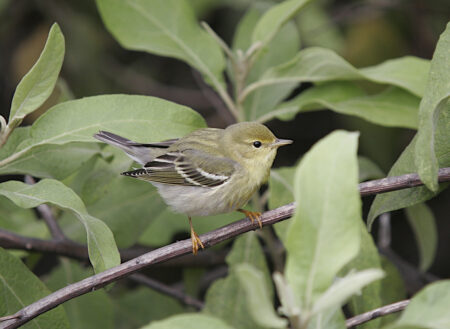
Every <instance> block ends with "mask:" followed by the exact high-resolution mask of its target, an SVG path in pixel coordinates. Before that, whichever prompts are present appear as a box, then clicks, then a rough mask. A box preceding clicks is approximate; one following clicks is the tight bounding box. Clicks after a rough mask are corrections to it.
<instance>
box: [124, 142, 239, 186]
mask: <svg viewBox="0 0 450 329" xmlns="http://www.w3.org/2000/svg"><path fill="white" fill-rule="evenodd" d="M236 166H237V162H235V161H233V160H231V159H228V158H225V157H220V156H213V155H209V154H207V153H205V152H202V151H199V150H186V151H183V152H168V153H165V154H163V155H161V156H159V157H157V158H155V159H153V161H150V162H149V163H147V164H145V166H144V167H143V168H142V169H138V170H133V171H128V172H124V173H122V175H125V176H131V177H135V178H139V179H142V180H146V181H150V182H156V183H164V184H171V185H184V186H201V187H215V186H220V185H222V184H223V183H225V182H226V181H228V179H230V177H231V175H232V174H233V172H234V171H235V169H236Z"/></svg>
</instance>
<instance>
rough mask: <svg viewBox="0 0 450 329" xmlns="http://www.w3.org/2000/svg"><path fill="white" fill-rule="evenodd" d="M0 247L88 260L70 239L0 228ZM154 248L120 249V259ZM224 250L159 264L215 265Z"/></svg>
mask: <svg viewBox="0 0 450 329" xmlns="http://www.w3.org/2000/svg"><path fill="white" fill-rule="evenodd" d="M0 247H2V248H5V249H14V250H26V251H34V252H39V253H43V254H52V255H59V256H65V257H69V258H72V259H76V260H80V261H86V262H87V261H89V255H88V250H87V247H86V246H85V245H82V244H79V243H77V242H74V241H71V240H68V239H67V240H43V239H37V238H31V237H26V236H22V235H18V234H16V233H13V232H10V231H7V230H3V229H0ZM153 250H155V248H152V247H143V246H136V247H131V248H127V249H120V250H119V252H120V259H121V260H122V261H128V260H130V259H133V258H136V257H139V256H141V255H143V254H145V253H148V252H150V251H153ZM225 256H226V252H225V251H224V252H210V251H208V250H205V251H204V252H202V253H200V254H199V255H197V256H194V255H191V254H189V255H185V256H183V257H180V258H177V259H172V260H170V261H168V262H165V263H163V264H161V266H168V267H169V266H170V267H175V266H177V267H178V266H180V267H183V266H200V267H206V266H215V265H219V264H223V263H224V261H225Z"/></svg>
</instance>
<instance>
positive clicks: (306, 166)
mask: <svg viewBox="0 0 450 329" xmlns="http://www.w3.org/2000/svg"><path fill="white" fill-rule="evenodd" d="M357 138H358V134H357V133H348V132H344V131H336V132H334V133H331V134H330V135H328V136H327V137H325V138H323V139H322V140H320V141H319V142H318V143H317V144H316V145H314V146H313V148H312V149H311V150H310V151H309V152H308V153H307V154H306V155H305V156H304V157H303V158H302V160H301V162H300V164H299V166H298V168H297V172H296V175H295V180H294V181H295V190H294V191H295V200H296V202H297V208H296V212H295V214H294V217H293V218H292V220H291V221H292V223H291V226H290V227H289V232H288V235H287V242H286V249H287V264H286V278H287V280H288V282H289V283H290V284H291V285H292V287H293V289H294V291H295V292H296V293H297V298H298V299H299V305H301V307H302V308H303V309H311V307H312V305H313V303H314V301H315V300H316V299H317V298H318V296H319V295H320V294H321V293H322V292H324V291H325V290H326V289H327V288H328V287H329V286H330V285H331V283H332V281H333V279H334V277H335V276H336V274H337V273H338V272H339V270H341V269H342V267H343V266H344V265H345V264H346V263H347V262H349V261H350V260H351V259H352V258H354V257H355V256H356V254H357V253H358V250H359V245H360V229H359V221H360V220H361V200H360V197H359V192H358V165H357V158H356V149H357Z"/></svg>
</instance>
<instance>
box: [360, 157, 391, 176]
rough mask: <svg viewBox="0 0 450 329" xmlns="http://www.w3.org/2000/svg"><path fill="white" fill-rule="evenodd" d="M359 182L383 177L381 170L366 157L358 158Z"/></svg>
mask: <svg viewBox="0 0 450 329" xmlns="http://www.w3.org/2000/svg"><path fill="white" fill-rule="evenodd" d="M358 168H359V181H360V182H364V181H366V180H369V179H379V178H383V177H384V176H385V173H384V172H383V170H381V168H380V167H379V166H378V165H377V164H376V163H375V162H373V161H372V160H370V159H369V158H367V157H363V156H358Z"/></svg>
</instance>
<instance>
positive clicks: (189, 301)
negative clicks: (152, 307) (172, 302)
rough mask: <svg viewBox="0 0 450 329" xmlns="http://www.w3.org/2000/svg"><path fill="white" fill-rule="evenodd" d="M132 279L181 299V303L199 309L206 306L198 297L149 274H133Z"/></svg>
mask: <svg viewBox="0 0 450 329" xmlns="http://www.w3.org/2000/svg"><path fill="white" fill-rule="evenodd" d="M130 279H131V280H133V281H136V282H138V283H141V284H143V285H146V286H147V287H149V288H150V289H153V290H156V291H158V292H160V293H163V294H165V295H168V296H170V297H173V298H175V299H177V300H178V301H180V302H181V303H183V304H185V305H187V306H192V307H194V308H195V309H197V310H201V309H203V307H204V306H205V305H204V304H203V302H201V301H199V300H198V299H195V298H193V297H191V296H188V295H186V294H185V293H183V292H182V291H180V290H179V289H175V288H172V287H170V286H168V285H165V284H164V283H162V282H159V281H156V280H153V279H152V278H149V277H148V276H145V275H143V274H140V273H134V274H131V275H130Z"/></svg>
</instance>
